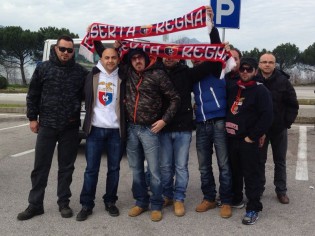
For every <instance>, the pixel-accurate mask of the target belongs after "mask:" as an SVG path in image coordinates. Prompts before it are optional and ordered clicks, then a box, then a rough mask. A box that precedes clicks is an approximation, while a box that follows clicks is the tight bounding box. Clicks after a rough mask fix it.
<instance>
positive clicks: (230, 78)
mask: <svg viewBox="0 0 315 236" xmlns="http://www.w3.org/2000/svg"><path fill="white" fill-rule="evenodd" d="M224 78H225V83H226V90H227V91H229V89H230V88H232V87H233V86H235V85H236V82H237V81H238V80H239V79H240V74H239V73H238V72H235V71H231V72H229V73H227V74H226V75H225V76H224Z"/></svg>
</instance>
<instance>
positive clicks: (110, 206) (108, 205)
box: [105, 202, 119, 217]
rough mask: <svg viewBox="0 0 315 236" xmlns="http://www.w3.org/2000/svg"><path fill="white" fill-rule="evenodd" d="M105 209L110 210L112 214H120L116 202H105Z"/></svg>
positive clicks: (109, 212)
mask: <svg viewBox="0 0 315 236" xmlns="http://www.w3.org/2000/svg"><path fill="white" fill-rule="evenodd" d="M105 210H106V211H108V214H109V215H110V216H114V217H115V216H119V210H118V208H117V207H116V205H115V203H112V202H110V203H105Z"/></svg>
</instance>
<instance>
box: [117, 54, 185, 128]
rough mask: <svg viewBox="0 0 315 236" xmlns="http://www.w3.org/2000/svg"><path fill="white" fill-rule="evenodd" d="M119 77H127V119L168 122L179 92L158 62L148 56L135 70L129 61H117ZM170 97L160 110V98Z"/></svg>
mask: <svg viewBox="0 0 315 236" xmlns="http://www.w3.org/2000/svg"><path fill="white" fill-rule="evenodd" d="M119 74H120V77H121V78H123V79H125V80H126V99H125V105H126V112H127V121H128V122H131V123H134V124H139V125H151V124H153V123H154V122H156V121H157V120H159V119H163V120H164V121H165V122H166V123H167V124H168V123H170V121H171V120H172V118H173V117H174V115H175V113H176V111H177V109H178V107H179V106H180V96H179V94H178V93H177V91H176V90H175V88H174V85H173V84H172V82H171V80H170V78H169V77H168V75H167V74H166V72H165V71H164V69H163V67H161V64H159V63H155V60H154V59H152V58H151V59H150V64H149V65H148V66H147V67H146V68H145V69H144V71H142V72H140V73H138V72H136V71H135V70H134V69H133V67H132V66H131V65H129V64H125V65H120V70H119ZM163 98H166V99H168V100H169V101H170V103H169V106H168V107H167V108H166V109H165V110H163V103H162V99H163Z"/></svg>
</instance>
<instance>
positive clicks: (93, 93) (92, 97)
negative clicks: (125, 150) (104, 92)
mask: <svg viewBox="0 0 315 236" xmlns="http://www.w3.org/2000/svg"><path fill="white" fill-rule="evenodd" d="M100 72H101V71H100V69H98V68H97V67H96V66H95V67H93V69H92V71H91V72H90V73H89V75H88V76H87V78H86V80H85V85H84V95H85V110H86V115H85V119H84V123H83V130H84V132H85V133H86V134H87V135H88V134H89V133H90V131H91V127H92V115H93V108H94V106H95V102H96V99H97V88H98V81H99V76H100ZM118 84H119V88H118V90H117V92H118V94H117V97H118V98H119V106H117V107H116V114H117V117H118V119H119V130H120V137H121V138H122V139H123V140H124V139H126V117H125V109H124V108H125V106H124V97H125V81H124V80H122V79H120V78H119V81H118Z"/></svg>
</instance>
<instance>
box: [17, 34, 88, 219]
mask: <svg viewBox="0 0 315 236" xmlns="http://www.w3.org/2000/svg"><path fill="white" fill-rule="evenodd" d="M50 55H51V56H50V58H49V60H48V61H45V62H43V63H42V64H40V65H38V66H37V67H36V69H35V71H34V74H33V76H32V79H31V82H30V86H29V91H28V94H27V98H26V100H27V118H28V119H29V121H30V129H31V131H32V132H33V133H36V134H38V135H37V140H36V146H35V163H34V169H33V171H32V174H31V181H32V189H31V191H30V193H29V198H28V201H29V206H28V207H27V209H26V210H25V211H23V212H21V213H20V214H18V216H17V219H18V220H28V219H31V218H32V217H34V216H36V215H41V214H43V213H44V206H43V201H44V195H45V188H46V186H47V181H48V175H49V171H50V167H51V163H52V158H53V154H54V150H55V146H56V143H57V142H58V186H57V196H58V201H57V203H58V205H59V211H60V213H61V216H62V217H63V218H69V217H71V216H72V215H73V212H72V209H71V208H70V207H69V202H70V200H69V198H70V197H71V190H70V185H71V182H72V174H73V171H74V162H75V160H76V156H77V149H78V140H79V137H78V133H79V126H80V110H81V100H82V92H83V85H84V80H85V77H86V76H87V74H88V71H87V70H86V69H85V68H83V67H82V66H81V65H79V64H77V63H76V62H75V59H74V45H73V40H72V38H70V37H69V36H61V37H60V38H59V39H58V40H57V45H56V46H54V47H53V48H52V49H51V54H50Z"/></svg>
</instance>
